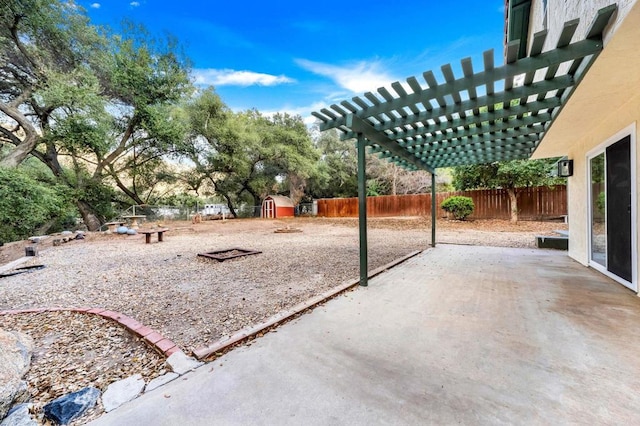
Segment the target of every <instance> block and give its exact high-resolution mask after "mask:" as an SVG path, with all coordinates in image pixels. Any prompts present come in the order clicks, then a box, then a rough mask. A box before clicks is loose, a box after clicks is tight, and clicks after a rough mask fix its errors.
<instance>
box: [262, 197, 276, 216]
mask: <svg viewBox="0 0 640 426" xmlns="http://www.w3.org/2000/svg"><path fill="white" fill-rule="evenodd" d="M262 210H263V212H262V216H263V217H264V218H266V219H275V217H276V203H275V201H273V200H265V201H264V204H263V206H262Z"/></svg>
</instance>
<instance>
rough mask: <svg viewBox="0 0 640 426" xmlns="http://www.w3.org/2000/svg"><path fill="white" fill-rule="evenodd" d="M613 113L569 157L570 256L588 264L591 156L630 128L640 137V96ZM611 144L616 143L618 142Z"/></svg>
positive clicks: (575, 146)
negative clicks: (589, 167) (591, 152)
mask: <svg viewBox="0 0 640 426" xmlns="http://www.w3.org/2000/svg"><path fill="white" fill-rule="evenodd" d="M613 112H614V113H613V114H612V115H611V117H610V119H608V120H606V121H604V122H600V123H599V125H598V126H595V127H592V128H590V131H589V132H588V133H587V134H583V135H582V138H581V139H580V141H579V142H578V143H576V144H574V145H573V146H572V147H571V149H569V150H568V151H567V155H568V157H569V158H571V159H573V161H574V164H573V165H574V175H573V176H572V177H571V178H569V179H568V184H567V185H568V194H569V256H571V257H572V258H574V259H576V260H577V261H579V262H580V263H582V264H585V265H586V264H587V263H588V262H589V242H588V236H589V217H588V208H589V206H588V204H587V197H588V188H589V185H588V180H587V171H588V169H587V167H588V161H587V153H588V152H589V151H592V150H593V149H595V148H596V147H598V146H599V145H601V144H603V143H604V142H606V141H609V140H610V139H611V138H612V137H613V136H614V135H617V134H618V133H619V132H621V131H623V130H626V129H628V128H629V126H632V127H634V128H635V132H636V135H637V133H638V127H637V126H638V123H640V96H638V95H636V96H634V97H633V98H632V99H631V100H630V101H629V102H628V103H626V104H623V105H620V107H619V108H616V109H615V110H614V111H613ZM620 137H623V136H622V135H620ZM610 142H615V140H611V141H610ZM638 151H639V150H638V149H637V147H636V160H635V162H636V176H638V173H640V168H639V167H638V165H639V164H640V156H638ZM636 188H637V189H636V193H638V191H639V190H640V188H638V186H637V183H636ZM636 201H637V200H636ZM636 204H637V205H636V211H639V209H640V203H638V202H636ZM636 239H637V240H636V241H639V240H640V234H639V235H637V236H636ZM639 260H640V259H639Z"/></svg>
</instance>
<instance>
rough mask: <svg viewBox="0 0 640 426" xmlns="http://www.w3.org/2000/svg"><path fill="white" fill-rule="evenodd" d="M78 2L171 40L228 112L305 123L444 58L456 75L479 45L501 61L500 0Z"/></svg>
mask: <svg viewBox="0 0 640 426" xmlns="http://www.w3.org/2000/svg"><path fill="white" fill-rule="evenodd" d="M79 3H80V4H81V5H82V6H83V7H84V8H86V10H87V11H88V13H89V16H90V17H91V20H92V22H94V23H96V24H107V25H109V26H111V27H112V28H114V29H115V30H117V29H118V27H119V25H120V23H121V22H122V20H123V19H128V20H131V21H133V22H136V23H141V24H143V25H144V26H146V27H147V29H148V30H149V31H150V32H151V33H152V34H153V35H158V36H162V35H163V34H166V33H170V34H172V35H173V36H175V37H176V38H177V39H178V40H179V42H180V44H181V45H182V46H183V48H184V50H185V52H186V54H187V56H189V57H190V59H191V60H192V62H193V79H194V80H195V82H196V83H197V84H199V85H201V86H207V85H213V86H214V87H215V88H216V91H217V92H218V94H219V95H220V96H221V98H222V100H223V101H224V102H225V103H226V104H227V105H228V106H229V107H230V108H232V109H233V110H236V111H237V110H245V109H249V108H256V109H258V110H259V111H261V112H263V113H267V114H269V113H274V112H277V111H281V112H289V113H293V114H300V115H301V116H303V117H304V118H305V119H310V113H311V111H316V110H319V109H320V108H322V107H326V106H328V105H330V104H332V103H335V102H338V101H341V100H343V99H351V98H352V97H353V96H357V95H362V94H363V93H364V92H367V91H375V90H376V89H377V88H378V87H381V86H388V85H389V84H390V83H391V82H394V81H404V80H405V79H406V78H407V77H409V76H419V75H421V74H422V72H424V71H427V70H433V71H434V72H435V74H436V78H438V79H440V80H442V76H441V73H440V71H439V70H440V66H441V65H443V64H445V63H451V64H452V66H453V68H454V72H455V73H456V76H460V75H461V72H460V66H459V63H460V60H461V59H462V58H465V57H469V56H470V57H472V59H473V64H474V69H480V68H481V67H482V52H483V51H485V50H487V49H494V50H495V63H496V65H498V64H501V63H502V62H503V60H502V39H503V31H504V0H483V1H478V0H459V1H455V2H454V1H446V0H444V1H442V0H441V1H435V0H423V1H413V0H411V1H406V0H405V1H400V2H392V1H388V0H387V1H379V0H372V1H361V0H352V1H345V2H330V1H325V2H319V1H315V2H305V1H290V0H287V1H284V0H271V1H268V0H262V1H254V0H244V1H234V0H227V1H216V0H210V1H206V0H182V1H167V0H138V1H130V0H129V1H127V0H97V1H95V2H90V1H79ZM422 82H423V81H422ZM423 83H424V82H423ZM392 93H393V92H392ZM311 121H312V119H311Z"/></svg>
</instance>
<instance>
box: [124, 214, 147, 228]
mask: <svg viewBox="0 0 640 426" xmlns="http://www.w3.org/2000/svg"><path fill="white" fill-rule="evenodd" d="M146 217H147V216H145V215H143V214H132V215H129V216H122V218H123V219H127V220H131V228H132V229H138V219H145V218H146Z"/></svg>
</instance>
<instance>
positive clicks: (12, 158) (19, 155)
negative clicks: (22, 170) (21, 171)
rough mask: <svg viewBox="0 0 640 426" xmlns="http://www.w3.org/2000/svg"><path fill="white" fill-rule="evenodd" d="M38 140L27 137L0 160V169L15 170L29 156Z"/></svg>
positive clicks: (31, 136)
mask: <svg viewBox="0 0 640 426" xmlns="http://www.w3.org/2000/svg"><path fill="white" fill-rule="evenodd" d="M39 140H40V138H39V137H37V136H33V135H29V136H27V137H26V138H25V139H24V140H23V141H22V143H20V145H18V146H16V147H15V148H13V149H12V150H10V151H9V152H7V153H6V154H5V155H4V156H3V157H1V158H0V167H6V168H8V169H12V168H16V167H18V166H19V165H20V163H22V162H23V161H24V160H25V159H26V158H27V157H28V156H29V154H31V151H33V150H34V149H35V147H36V145H37V144H38V141H39Z"/></svg>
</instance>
